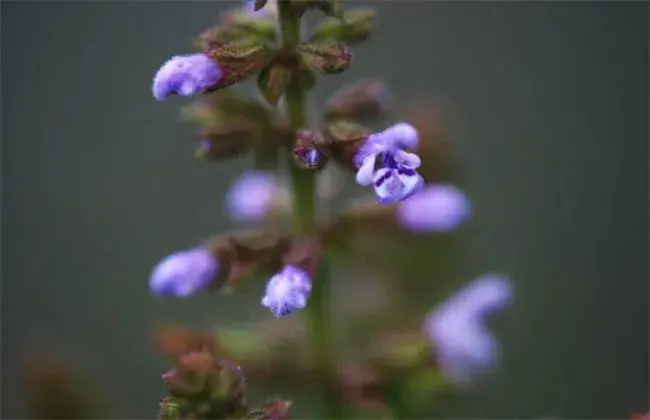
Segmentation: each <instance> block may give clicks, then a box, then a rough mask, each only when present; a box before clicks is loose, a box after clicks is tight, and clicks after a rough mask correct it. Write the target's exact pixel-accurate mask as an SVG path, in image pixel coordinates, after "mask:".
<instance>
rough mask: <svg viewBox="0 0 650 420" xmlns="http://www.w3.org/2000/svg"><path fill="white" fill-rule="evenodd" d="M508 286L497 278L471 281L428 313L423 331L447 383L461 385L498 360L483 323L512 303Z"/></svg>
mask: <svg viewBox="0 0 650 420" xmlns="http://www.w3.org/2000/svg"><path fill="white" fill-rule="evenodd" d="M512 295H513V291H512V286H511V284H510V281H509V279H508V278H507V277H506V276H504V275H501V274H487V275H484V276H481V277H479V278H478V279H476V280H474V281H473V282H472V283H471V284H469V285H467V286H465V287H464V288H463V289H461V290H460V291H458V292H456V293H455V294H454V295H452V296H451V297H450V298H448V299H447V300H446V301H445V302H443V303H442V304H440V305H439V306H437V307H436V308H434V309H433V311H431V313H430V314H429V315H428V316H427V318H426V320H425V325H424V328H425V331H426V332H427V334H428V335H429V338H430V340H431V342H432V343H433V345H434V347H435V349H436V356H437V358H438V363H439V365H440V369H441V371H442V372H443V374H444V375H445V376H447V377H448V378H449V379H450V380H451V381H453V382H455V383H458V384H463V383H467V382H469V381H470V380H471V379H472V377H473V376H474V375H475V374H477V373H480V372H482V371H484V370H486V369H488V368H489V367H490V366H492V365H494V364H495V363H496V361H497V358H498V353H499V343H498V342H497V340H496V339H495V338H494V336H493V335H492V334H491V332H490V331H489V330H488V329H487V328H486V326H485V319H486V318H487V317H488V316H489V315H490V314H491V313H493V312H495V311H497V310H499V309H503V308H505V307H506V306H507V305H508V304H509V303H510V301H511V300H512Z"/></svg>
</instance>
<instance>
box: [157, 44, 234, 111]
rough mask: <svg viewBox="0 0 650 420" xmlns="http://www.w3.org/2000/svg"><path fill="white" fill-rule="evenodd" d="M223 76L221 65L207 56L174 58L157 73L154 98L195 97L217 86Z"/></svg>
mask: <svg viewBox="0 0 650 420" xmlns="http://www.w3.org/2000/svg"><path fill="white" fill-rule="evenodd" d="M222 76H223V71H222V69H221V67H220V66H219V63H218V62H217V61H215V60H212V59H210V57H208V56H207V55H205V54H191V55H178V56H174V57H172V58H170V59H169V60H167V62H165V64H163V65H162V67H160V69H159V70H158V72H157V73H156V76H155V77H154V80H153V87H152V91H153V96H154V97H155V98H156V99H157V100H159V101H163V100H165V99H167V98H168V97H169V96H170V95H173V94H175V95H180V96H193V95H196V94H198V93H202V92H205V91H208V90H210V89H211V88H213V87H214V86H216V85H217V84H218V83H219V82H220V81H221V79H222Z"/></svg>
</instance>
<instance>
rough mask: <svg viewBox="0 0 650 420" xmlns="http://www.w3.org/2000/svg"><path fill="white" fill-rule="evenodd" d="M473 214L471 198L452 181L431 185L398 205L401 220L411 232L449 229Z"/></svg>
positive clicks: (400, 222)
mask: <svg viewBox="0 0 650 420" xmlns="http://www.w3.org/2000/svg"><path fill="white" fill-rule="evenodd" d="M470 215H471V203H470V200H469V198H468V197H467V196H466V195H465V194H464V193H463V192H462V191H461V190H460V189H458V188H456V187H455V186H453V185H449V184H438V185H429V186H427V187H425V188H424V190H422V191H421V192H420V193H418V194H416V195H415V196H413V197H411V198H409V199H408V200H405V201H403V202H401V203H399V205H398V207H397V220H398V223H399V224H400V225H401V226H402V227H403V228H405V229H407V230H409V231H412V232H447V231H450V230H453V229H455V228H456V227H458V226H459V225H460V224H462V223H463V222H464V221H466V220H467V219H468V218H469V217H470Z"/></svg>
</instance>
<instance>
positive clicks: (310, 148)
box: [293, 130, 329, 171]
mask: <svg viewBox="0 0 650 420" xmlns="http://www.w3.org/2000/svg"><path fill="white" fill-rule="evenodd" d="M293 159H294V162H295V163H296V165H298V167H300V168H302V169H305V170H309V171H318V170H321V169H323V168H324V167H325V165H326V164H327V162H328V160H329V159H328V157H327V155H326V154H325V153H324V147H323V140H322V138H321V136H320V134H319V133H317V132H314V131H310V130H301V131H299V132H298V139H297V140H296V144H295V146H294V148H293Z"/></svg>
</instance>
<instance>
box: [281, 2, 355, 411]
mask: <svg viewBox="0 0 650 420" xmlns="http://www.w3.org/2000/svg"><path fill="white" fill-rule="evenodd" d="M278 8H279V15H280V30H281V37H282V49H283V50H284V51H285V52H287V53H294V52H296V49H297V48H298V46H299V45H300V43H301V33H300V32H301V31H300V29H301V25H300V23H301V22H300V16H299V15H298V14H297V13H296V12H295V10H294V9H293V8H292V5H291V2H290V0H279V1H278ZM285 105H286V112H287V115H288V118H289V123H290V124H291V129H292V131H293V132H294V135H295V133H296V132H297V131H298V130H300V129H301V128H303V127H304V126H305V123H306V118H305V111H306V110H305V92H304V91H303V89H302V87H301V85H300V81H299V79H298V78H297V77H294V78H292V79H291V81H290V82H289V85H288V86H287V90H286V93H285ZM291 152H292V151H291V150H289V154H290V156H291V155H292V153H291ZM289 168H290V174H291V189H292V201H293V227H294V230H295V232H296V233H298V234H303V233H306V234H308V233H311V232H313V231H314V230H315V228H316V222H317V220H316V178H315V173H314V172H311V171H305V170H302V169H300V168H299V167H298V166H297V165H295V164H294V163H293V160H292V159H291V158H290V161H289ZM329 289H330V276H329V267H328V264H327V261H326V260H325V259H323V261H322V262H321V265H320V267H319V272H318V275H317V276H316V278H315V279H313V287H312V292H311V296H310V298H309V304H308V305H307V308H306V309H305V315H306V322H307V335H308V341H309V342H308V345H309V350H310V355H311V358H312V361H313V363H314V365H315V368H316V369H315V371H316V372H318V377H316V378H314V379H315V380H317V381H318V383H320V384H322V391H321V392H322V394H323V397H324V400H323V411H322V414H323V415H324V418H326V419H337V418H341V412H342V411H341V410H342V404H341V400H340V398H339V393H338V392H337V390H336V384H335V383H334V382H333V378H334V376H335V375H333V373H334V372H335V369H336V366H335V364H334V357H333V353H332V345H331V344H332V343H331V338H332V329H331V324H330V323H331V319H330V318H331V317H330V302H329V293H330V290H329Z"/></svg>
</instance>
